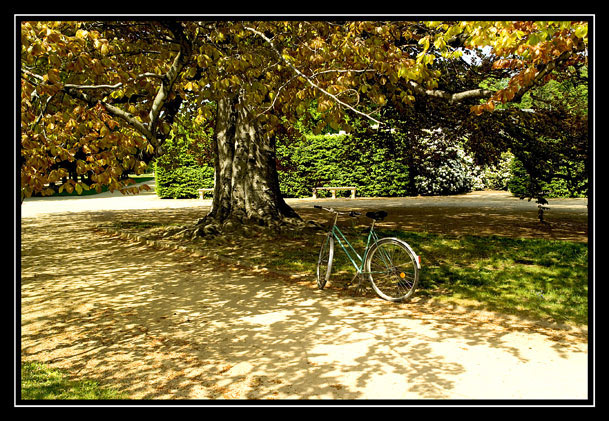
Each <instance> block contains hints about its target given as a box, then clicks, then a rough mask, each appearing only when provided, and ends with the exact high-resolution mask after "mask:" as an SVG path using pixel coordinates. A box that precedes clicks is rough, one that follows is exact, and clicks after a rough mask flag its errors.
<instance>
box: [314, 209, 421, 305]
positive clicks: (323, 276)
mask: <svg viewBox="0 0 609 421" xmlns="http://www.w3.org/2000/svg"><path fill="white" fill-rule="evenodd" d="M314 207H315V208H317V209H322V210H325V211H327V212H330V213H333V214H335V216H334V222H333V223H332V226H331V227H330V230H329V231H328V233H327V235H326V237H325V239H324V241H323V243H322V245H321V250H320V251H319V259H318V261H317V287H318V288H319V289H323V288H324V287H325V286H326V283H327V282H328V280H329V279H330V273H331V271H332V260H333V258H334V242H335V241H337V242H338V244H339V245H340V246H341V248H342V249H343V251H344V252H345V254H346V255H347V257H348V258H349V260H350V261H351V263H352V264H353V267H354V268H355V271H356V273H355V276H354V277H353V279H352V280H351V282H350V283H349V284H351V283H352V282H353V281H354V280H355V278H356V277H359V284H358V289H361V288H362V286H363V285H362V282H363V280H364V278H365V277H366V276H367V277H368V280H369V281H370V283H371V284H372V288H373V289H374V291H375V292H376V293H377V294H378V295H379V297H381V298H383V299H385V300H387V301H394V302H398V301H403V300H406V299H409V298H411V297H412V295H413V294H414V291H415V289H416V287H417V285H418V283H419V271H420V270H421V259H420V257H419V256H418V255H417V254H416V253H415V252H414V251H413V250H412V248H411V247H410V245H408V243H406V242H405V241H403V240H400V239H399V238H395V237H385V238H379V236H378V235H377V234H376V232H375V231H374V225H375V223H376V222H377V221H381V220H383V219H384V218H385V217H386V216H387V212H385V211H375V212H367V213H366V217H368V218H370V219H372V225H371V226H370V231H369V233H368V239H367V241H366V248H365V249H364V251H363V257H362V256H360V255H359V254H358V253H357V251H355V249H354V248H353V246H352V245H351V243H350V242H349V241H348V240H347V238H346V237H345V235H344V234H343V233H342V232H341V230H340V229H339V228H338V226H337V225H336V221H337V219H338V215H349V216H351V217H357V216H359V215H361V213H360V212H355V211H348V212H347V211H337V210H335V209H333V208H324V207H322V206H318V205H314ZM349 284H348V285H349Z"/></svg>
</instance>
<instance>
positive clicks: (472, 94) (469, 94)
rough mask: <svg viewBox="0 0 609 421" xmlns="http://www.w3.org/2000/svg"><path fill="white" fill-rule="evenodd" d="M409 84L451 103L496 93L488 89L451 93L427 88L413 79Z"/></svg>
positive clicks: (423, 93) (421, 92)
mask: <svg viewBox="0 0 609 421" xmlns="http://www.w3.org/2000/svg"><path fill="white" fill-rule="evenodd" d="M408 84H409V85H410V87H411V88H413V89H414V91H415V92H417V93H419V94H421V95H427V96H432V97H436V98H442V99H445V100H447V101H448V102H449V103H451V104H452V103H455V102H461V101H465V100H466V99H472V98H488V97H490V96H491V95H492V94H493V93H494V92H493V91H489V90H488V89H471V90H469V91H463V92H457V93H454V94H451V93H449V92H446V91H442V90H440V89H425V88H423V87H422V86H421V85H419V84H418V83H416V82H414V81H412V80H410V81H408Z"/></svg>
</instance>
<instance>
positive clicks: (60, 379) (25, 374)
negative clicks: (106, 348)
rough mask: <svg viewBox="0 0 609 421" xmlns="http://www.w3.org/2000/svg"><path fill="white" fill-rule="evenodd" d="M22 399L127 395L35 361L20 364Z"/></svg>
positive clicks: (102, 398) (86, 398)
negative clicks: (69, 377)
mask: <svg viewBox="0 0 609 421" xmlns="http://www.w3.org/2000/svg"><path fill="white" fill-rule="evenodd" d="M21 399H23V400H55V399H57V400H67V399H73V400H100V399H101V400H116V399H127V397H126V396H125V395H124V394H122V393H120V392H117V391H116V390H114V389H111V388H106V387H100V386H99V384H98V383H97V382H95V381H92V380H82V379H81V380H70V379H68V377H67V374H66V373H64V372H62V371H59V370H54V369H51V368H49V367H47V366H46V365H44V364H40V363H37V362H23V363H22V364H21Z"/></svg>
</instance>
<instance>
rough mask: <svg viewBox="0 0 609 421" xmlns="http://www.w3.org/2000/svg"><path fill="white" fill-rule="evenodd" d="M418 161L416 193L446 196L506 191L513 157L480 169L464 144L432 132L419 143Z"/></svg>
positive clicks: (416, 162)
mask: <svg viewBox="0 0 609 421" xmlns="http://www.w3.org/2000/svg"><path fill="white" fill-rule="evenodd" d="M419 148H420V149H419V150H420V151H421V153H420V156H419V157H418V158H416V159H415V160H414V161H415V167H416V168H415V174H416V175H415V176H414V183H415V189H416V191H417V192H418V194H421V195H429V196H431V195H446V194H459V193H466V192H469V191H472V190H483V189H494V190H507V184H508V181H509V180H510V178H511V170H510V164H511V162H512V159H513V155H512V154H511V153H509V152H505V153H503V154H502V155H501V160H500V161H499V162H498V163H497V164H496V165H492V166H487V167H484V168H481V167H479V166H477V165H476V164H475V163H474V158H473V157H472V156H471V155H469V154H467V152H466V151H465V149H464V147H463V145H462V144H461V143H455V142H454V141H453V140H449V139H447V138H446V136H445V135H444V134H443V133H442V131H441V130H439V129H437V130H433V131H429V136H428V137H425V138H423V139H421V140H420V144H419Z"/></svg>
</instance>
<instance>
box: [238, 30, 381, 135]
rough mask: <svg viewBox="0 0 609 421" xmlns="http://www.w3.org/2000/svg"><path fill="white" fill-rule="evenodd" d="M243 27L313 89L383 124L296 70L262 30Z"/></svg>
mask: <svg viewBox="0 0 609 421" xmlns="http://www.w3.org/2000/svg"><path fill="white" fill-rule="evenodd" d="M243 28H244V29H246V30H248V31H250V32H252V33H254V34H256V35H258V36H259V37H260V38H262V39H263V40H264V41H266V43H267V44H269V45H270V47H271V48H272V49H273V51H274V52H275V54H277V56H278V57H279V58H280V59H281V60H282V61H283V62H284V63H286V64H287V65H288V67H290V68H291V69H292V71H293V72H294V73H296V74H297V75H298V76H300V77H302V78H303V79H305V80H306V81H307V83H308V84H309V85H311V87H313V88H314V89H317V90H318V91H320V92H322V93H323V94H324V95H326V96H328V97H330V98H332V100H334V102H336V103H337V104H339V105H342V106H343V107H345V108H347V109H349V110H351V111H352V112H354V113H356V114H358V115H361V116H362V117H365V118H367V119H369V120H372V121H374V122H375V123H377V124H378V125H383V123H382V122H381V121H379V120H377V119H375V118H374V117H372V116H370V115H368V114H366V113H363V112H361V111H359V110H357V109H356V108H354V107H352V106H351V105H349V104H347V103H345V102H343V101H341V100H340V99H339V98H337V97H336V95H333V94H331V93H330V92H328V91H326V90H325V89H324V88H322V87H321V86H319V85H317V84H316V83H315V82H313V81H312V80H311V78H310V77H309V76H307V75H305V74H304V73H302V72H301V71H300V70H298V68H296V66H294V65H293V64H292V63H290V62H289V61H288V60H286V58H285V57H283V55H282V54H281V52H280V51H279V50H278V49H277V47H275V44H273V41H271V40H270V39H269V38H268V37H267V36H266V35H264V34H263V33H262V32H260V31H258V30H256V29H254V28H250V27H248V26H244V27H243Z"/></svg>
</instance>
